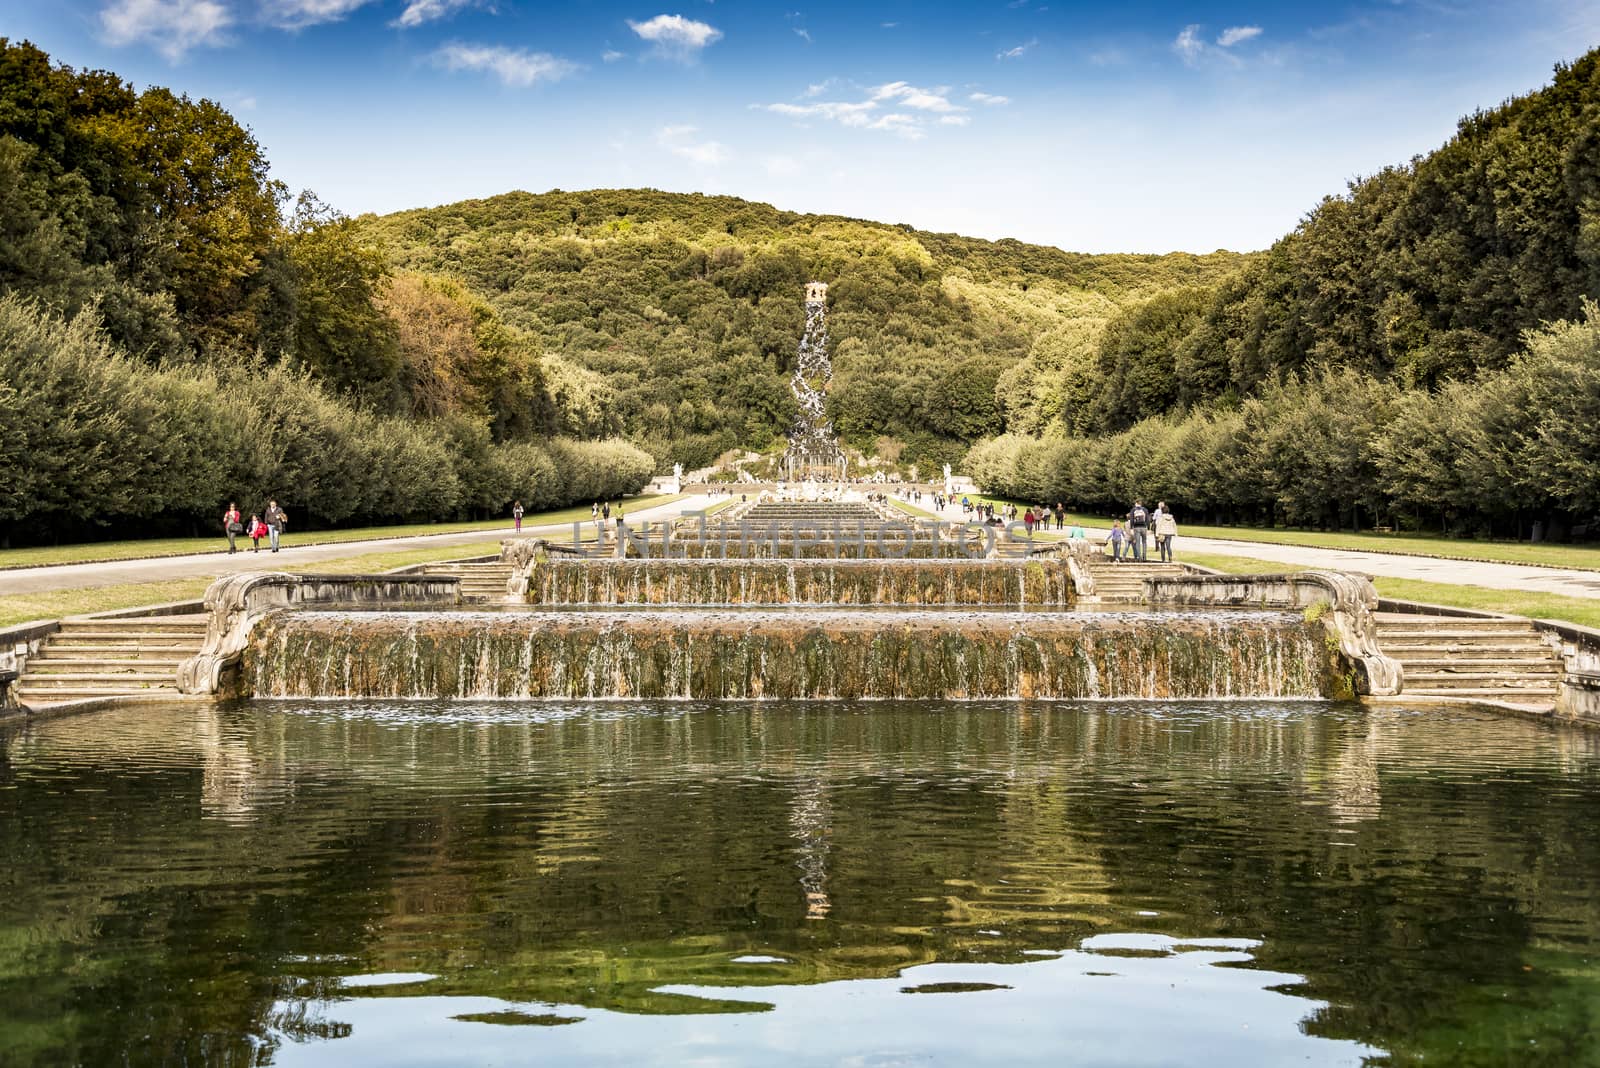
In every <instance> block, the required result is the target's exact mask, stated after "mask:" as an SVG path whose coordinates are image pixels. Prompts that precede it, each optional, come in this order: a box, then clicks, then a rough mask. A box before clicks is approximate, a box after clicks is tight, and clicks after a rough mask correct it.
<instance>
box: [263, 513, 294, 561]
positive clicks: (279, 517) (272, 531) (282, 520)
mask: <svg viewBox="0 0 1600 1068" xmlns="http://www.w3.org/2000/svg"><path fill="white" fill-rule="evenodd" d="M265 518H266V523H267V540H268V541H269V542H271V543H272V551H273V552H277V551H278V539H279V538H281V537H283V528H284V527H286V526H288V525H289V517H288V516H287V515H286V514H284V511H283V509H282V508H279V507H278V502H277V501H268V502H267V514H266V517H265Z"/></svg>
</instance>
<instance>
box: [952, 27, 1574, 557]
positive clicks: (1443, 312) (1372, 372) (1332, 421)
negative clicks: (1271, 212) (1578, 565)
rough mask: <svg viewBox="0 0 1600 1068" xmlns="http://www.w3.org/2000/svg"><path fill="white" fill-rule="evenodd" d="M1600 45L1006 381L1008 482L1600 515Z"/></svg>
mask: <svg viewBox="0 0 1600 1068" xmlns="http://www.w3.org/2000/svg"><path fill="white" fill-rule="evenodd" d="M1597 297H1600V50H1596V51H1592V52H1590V53H1589V54H1587V55H1585V56H1584V57H1583V58H1581V59H1579V60H1578V61H1577V62H1575V63H1573V64H1571V65H1562V66H1559V67H1557V68H1556V72H1555V77H1554V80H1553V81H1552V83H1551V84H1550V85H1549V86H1547V87H1545V88H1543V89H1541V90H1539V91H1537V92H1533V93H1530V94H1528V95H1527V96H1524V97H1520V98H1518V99H1515V100H1512V101H1510V102H1508V103H1506V104H1504V105H1502V106H1500V107H1498V108H1496V109H1494V110H1491V111H1482V112H1479V113H1477V114H1474V115H1472V116H1470V117H1468V118H1466V119H1463V120H1462V122H1461V124H1460V128H1459V130H1458V132H1457V134H1456V136H1455V137H1453V138H1451V140H1450V141H1449V142H1448V143H1446V144H1445V145H1443V146H1442V147H1440V148H1439V149H1438V150H1436V151H1434V152H1431V153H1429V154H1427V155H1425V156H1419V157H1417V158H1416V159H1414V160H1412V161H1411V162H1410V163H1407V164H1403V165H1397V166H1394V167H1390V168H1388V169H1386V170H1384V171H1382V172H1380V173H1378V174H1376V175H1373V176H1372V177H1370V178H1367V179H1365V180H1363V181H1360V182H1357V183H1355V184H1354V185H1352V186H1351V187H1350V189H1349V191H1348V193H1347V194H1346V195H1344V196H1339V197H1329V198H1328V199H1326V200H1324V201H1323V202H1322V203H1321V204H1320V205H1318V206H1317V207H1316V209H1315V210H1314V211H1312V212H1311V213H1310V214H1309V215H1308V216H1307V217H1306V219H1305V220H1304V221H1303V222H1302V223H1301V225H1300V226H1299V227H1297V228H1296V229H1295V230H1294V232H1293V233H1291V234H1289V235H1287V236H1286V237H1284V238H1283V239H1282V240H1280V241H1279V242H1277V243H1276V244H1275V245H1274V246H1273V247H1272V248H1271V249H1269V250H1268V251H1267V252H1266V253H1265V254H1264V255H1262V256H1260V257H1258V258H1256V259H1254V260H1252V262H1251V263H1249V264H1248V265H1247V266H1246V267H1245V268H1244V269H1243V270H1241V271H1240V272H1238V273H1237V274H1235V275H1232V276H1230V277H1228V278H1226V279H1224V280H1223V281H1222V282H1221V283H1220V284H1216V285H1212V286H1202V287H1192V288H1187V289H1176V290H1172V291H1169V292H1166V293H1162V294H1159V295H1157V296H1155V297H1154V298H1152V299H1151V300H1149V301H1147V302H1144V303H1142V304H1139V305H1136V306H1134V307H1130V308H1129V309H1127V310H1126V311H1125V312H1123V313H1122V314H1120V315H1118V316H1117V317H1116V318H1114V319H1112V320H1111V321H1110V322H1109V323H1108V324H1107V325H1106V328H1105V330H1104V332H1103V333H1102V334H1101V336H1100V337H1099V338H1098V339H1095V340H1090V341H1087V342H1085V343H1083V344H1078V345H1062V346H1059V347H1051V348H1048V349H1045V348H1041V349H1039V350H1038V351H1036V352H1035V353H1034V354H1033V355H1032V356H1031V357H1030V358H1029V359H1027V360H1024V361H1022V362H1020V363H1018V364H1017V365H1016V366H1015V367H1013V368H1012V369H1011V370H1010V371H1008V372H1007V373H1006V375H1005V376H1004V377H1003V378H1002V380H1001V383H1000V388H999V393H998V398H999V401H1000V405H1001V407H1002V409H1003V411H1004V416H1005V422H1006V426H1007V430H1008V431H1010V433H1009V434H1007V435H1004V436H1001V437H999V438H997V439H994V440H992V441H987V442H984V443H983V444H981V445H979V446H978V447H976V448H975V449H974V450H973V451H972V453H971V454H970V455H969V457H968V461H967V470H968V472H969V473H971V474H974V475H975V476H977V477H978V478H979V479H980V480H981V481H983V482H984V483H985V484H987V485H988V486H989V487H991V488H993V489H996V490H999V491H1004V492H1010V493H1015V494H1018V495H1027V496H1033V497H1036V498H1038V499H1049V500H1052V501H1054V500H1062V501H1070V502H1072V503H1074V504H1076V505H1078V506H1080V507H1087V508H1104V509H1107V510H1117V511H1121V510H1125V509H1126V507H1127V505H1128V502H1129V501H1130V500H1131V499H1132V498H1133V497H1134V496H1144V497H1145V498H1146V499H1149V498H1151V497H1157V498H1165V499H1167V500H1168V501H1169V502H1170V503H1172V504H1173V505H1175V507H1176V508H1177V509H1178V510H1179V513H1180V514H1188V515H1194V514H1197V513H1209V514H1211V515H1214V516H1217V517H1220V518H1233V519H1245V518H1258V519H1261V520H1268V519H1275V520H1277V521H1288V522H1292V523H1310V524H1330V523H1335V522H1338V523H1354V522H1360V523H1370V522H1371V520H1372V519H1373V518H1374V517H1381V518H1382V519H1383V520H1385V521H1389V522H1394V523H1396V524H1404V525H1420V526H1428V527H1433V528H1440V527H1442V528H1445V529H1448V530H1455V531H1460V532H1463V533H1490V532H1494V533H1504V534H1513V533H1514V534H1518V535H1519V536H1520V535H1524V534H1528V533H1530V532H1531V531H1532V530H1533V529H1535V528H1534V525H1533V524H1534V521H1535V520H1542V523H1541V526H1542V528H1543V529H1544V531H1546V532H1547V533H1548V532H1551V531H1554V532H1556V533H1558V534H1559V533H1560V532H1561V531H1563V530H1565V529H1570V530H1572V531H1573V532H1575V533H1576V532H1585V531H1586V532H1587V533H1588V534H1589V535H1590V536H1592V535H1593V534H1594V533H1595V532H1596V531H1600V308H1597V306H1596V305H1595V304H1594V303H1593V301H1594V299H1595V298H1597Z"/></svg>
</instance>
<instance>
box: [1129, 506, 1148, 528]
mask: <svg viewBox="0 0 1600 1068" xmlns="http://www.w3.org/2000/svg"><path fill="white" fill-rule="evenodd" d="M1129 522H1131V523H1132V524H1133V525H1134V526H1136V527H1142V526H1146V525H1148V524H1149V522H1150V513H1149V512H1146V511H1145V510H1144V509H1143V508H1135V509H1134V510H1133V513H1132V515H1131V516H1129Z"/></svg>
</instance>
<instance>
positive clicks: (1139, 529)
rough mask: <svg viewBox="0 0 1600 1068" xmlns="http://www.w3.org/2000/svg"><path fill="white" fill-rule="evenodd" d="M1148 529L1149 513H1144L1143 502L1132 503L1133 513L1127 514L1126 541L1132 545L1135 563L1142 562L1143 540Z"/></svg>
mask: <svg viewBox="0 0 1600 1068" xmlns="http://www.w3.org/2000/svg"><path fill="white" fill-rule="evenodd" d="M1149 529H1150V513H1149V512H1147V511H1145V508H1144V502H1143V501H1134V502H1133V511H1131V512H1129V513H1128V540H1129V541H1131V542H1132V543H1133V558H1134V559H1135V560H1137V561H1141V562H1142V561H1143V560H1144V538H1145V533H1146V532H1147V531H1148V530H1149Z"/></svg>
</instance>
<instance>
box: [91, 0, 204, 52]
mask: <svg viewBox="0 0 1600 1068" xmlns="http://www.w3.org/2000/svg"><path fill="white" fill-rule="evenodd" d="M232 24H233V15H232V13H231V12H229V10H228V9H227V7H225V6H224V5H222V4H220V3H218V2H217V0H117V2H116V3H114V4H112V5H111V6H110V7H108V8H106V9H105V10H103V11H101V12H100V28H101V30H102V31H104V34H105V39H106V41H107V42H108V43H110V44H113V45H128V44H133V43H134V42H135V41H144V42H145V43H147V44H149V45H151V46H152V47H153V48H155V50H156V51H158V52H160V53H161V54H162V55H164V56H166V57H167V59H169V60H171V61H172V62H174V63H176V62H177V61H178V60H180V59H182V58H183V54H184V53H185V52H187V51H189V49H191V48H195V47H197V46H199V45H211V46H213V47H215V46H217V45H223V44H227V43H228V38H227V34H226V33H225V32H224V31H226V30H227V28H228V27H229V26H231V25H232Z"/></svg>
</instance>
